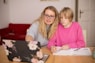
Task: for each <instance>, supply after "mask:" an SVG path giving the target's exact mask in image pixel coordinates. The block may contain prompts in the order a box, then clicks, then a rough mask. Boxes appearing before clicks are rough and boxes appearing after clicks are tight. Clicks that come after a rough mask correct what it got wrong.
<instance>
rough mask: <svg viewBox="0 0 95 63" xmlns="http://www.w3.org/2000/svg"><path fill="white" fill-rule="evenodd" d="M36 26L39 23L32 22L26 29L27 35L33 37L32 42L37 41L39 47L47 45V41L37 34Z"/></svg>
mask: <svg viewBox="0 0 95 63" xmlns="http://www.w3.org/2000/svg"><path fill="white" fill-rule="evenodd" d="M38 26H39V22H38V21H37V22H34V23H33V24H32V25H31V26H30V27H29V29H28V31H27V35H30V36H32V37H33V39H34V41H39V42H40V44H41V46H45V45H47V42H48V40H47V39H46V38H44V37H43V36H42V35H41V34H40V33H39V32H38Z"/></svg>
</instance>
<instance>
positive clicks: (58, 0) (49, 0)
mask: <svg viewBox="0 0 95 63" xmlns="http://www.w3.org/2000/svg"><path fill="white" fill-rule="evenodd" d="M40 1H59V0H40Z"/></svg>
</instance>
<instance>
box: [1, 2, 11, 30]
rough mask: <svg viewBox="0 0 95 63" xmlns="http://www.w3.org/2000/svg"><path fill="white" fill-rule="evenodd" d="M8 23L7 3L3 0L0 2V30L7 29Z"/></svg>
mask: <svg viewBox="0 0 95 63" xmlns="http://www.w3.org/2000/svg"><path fill="white" fill-rule="evenodd" d="M8 23H9V3H8V1H7V0H6V3H4V2H3V0H0V29H1V28H4V27H7V26H8Z"/></svg>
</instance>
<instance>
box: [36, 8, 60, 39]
mask: <svg viewBox="0 0 95 63" xmlns="http://www.w3.org/2000/svg"><path fill="white" fill-rule="evenodd" d="M47 9H49V10H51V11H53V12H54V13H55V19H54V22H53V23H52V24H51V25H50V29H49V32H47V30H46V24H45V23H44V14H45V11H46V10H47ZM36 21H39V28H38V29H39V30H38V31H39V32H40V33H41V34H42V35H43V37H45V38H48V39H50V38H51V37H52V36H53V34H54V33H55V30H56V29H57V26H58V22H59V17H58V11H57V10H56V8H55V7H53V6H48V7H46V8H45V9H44V10H43V12H42V13H41V16H40V17H39V18H38V19H37V20H36ZM47 33H48V34H47Z"/></svg>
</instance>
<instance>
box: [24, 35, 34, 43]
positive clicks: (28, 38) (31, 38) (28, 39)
mask: <svg viewBox="0 0 95 63" xmlns="http://www.w3.org/2000/svg"><path fill="white" fill-rule="evenodd" d="M25 40H26V41H27V42H30V41H33V37H32V36H30V35H26V37H25Z"/></svg>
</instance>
